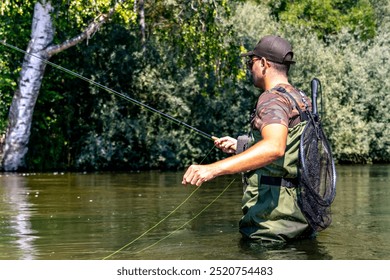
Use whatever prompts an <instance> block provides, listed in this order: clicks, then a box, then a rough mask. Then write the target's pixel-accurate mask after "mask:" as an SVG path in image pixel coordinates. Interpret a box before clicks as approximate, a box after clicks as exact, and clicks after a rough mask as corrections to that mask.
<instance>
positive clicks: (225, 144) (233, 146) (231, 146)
mask: <svg viewBox="0 0 390 280" xmlns="http://www.w3.org/2000/svg"><path fill="white" fill-rule="evenodd" d="M213 139H214V145H215V146H216V147H217V148H219V149H221V150H222V151H223V152H225V153H228V154H234V153H235V152H236V150H237V139H234V138H232V137H229V136H225V137H221V138H217V137H215V136H214V137H213Z"/></svg>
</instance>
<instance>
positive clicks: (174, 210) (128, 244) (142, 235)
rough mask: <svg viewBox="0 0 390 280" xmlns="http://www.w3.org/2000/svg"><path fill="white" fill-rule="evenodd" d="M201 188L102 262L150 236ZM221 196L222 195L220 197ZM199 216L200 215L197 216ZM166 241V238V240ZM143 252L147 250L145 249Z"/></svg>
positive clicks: (196, 189)
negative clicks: (147, 235)
mask: <svg viewBox="0 0 390 280" xmlns="http://www.w3.org/2000/svg"><path fill="white" fill-rule="evenodd" d="M214 147H215V146H213V147H212V148H211V149H210V150H209V152H208V153H207V154H206V156H205V157H204V158H203V159H202V161H201V162H200V164H201V163H202V162H203V161H204V160H205V159H206V158H207V157H208V156H209V154H210V153H211V151H212V150H213V149H214ZM198 189H199V188H195V189H194V190H193V191H192V192H191V194H190V195H189V196H188V197H187V198H186V199H185V200H184V201H183V202H182V203H180V204H179V205H178V206H177V207H176V208H175V209H173V210H172V211H171V212H170V213H169V214H168V215H167V216H165V217H164V218H163V219H162V220H160V221H159V222H158V223H156V224H155V225H154V226H152V227H151V228H149V229H148V230H147V231H145V232H144V233H142V234H141V235H139V236H138V237H137V238H135V239H134V240H132V241H130V242H129V243H127V244H126V245H124V246H122V247H121V248H119V249H118V250H116V251H115V252H113V253H112V254H110V255H108V256H107V257H104V258H103V259H102V260H106V259H108V258H110V257H112V256H114V255H116V254H118V253H119V252H121V251H123V250H124V249H126V248H127V247H129V246H130V245H132V244H133V243H134V242H136V241H137V240H139V239H141V238H142V237H144V236H145V235H146V234H148V233H149V232H151V231H152V230H153V229H155V228H156V227H158V226H159V225H160V224H161V223H162V222H164V221H165V220H167V219H168V218H169V217H170V216H172V215H173V214H174V213H175V212H176V211H177V210H179V208H180V207H182V206H183V205H184V204H185V203H186V202H187V201H188V200H189V199H190V198H191V197H192V196H193V195H194V194H195V193H196V192H197V191H198ZM219 196H220V195H219ZM219 196H218V197H219ZM197 216H199V214H198V215H197ZM164 239H165V238H164ZM143 250H146V248H145V249H143Z"/></svg>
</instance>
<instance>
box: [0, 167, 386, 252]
mask: <svg viewBox="0 0 390 280" xmlns="http://www.w3.org/2000/svg"><path fill="white" fill-rule="evenodd" d="M337 173H338V184H337V195H336V200H335V202H334V205H333V208H332V212H333V224H332V225H331V226H330V227H329V228H328V229H327V230H325V231H323V232H321V233H320V234H319V235H318V237H317V238H316V239H313V240H302V241H297V242H294V243H291V244H284V245H280V244H279V245H272V246H264V245H258V244H253V243H245V242H243V241H242V240H241V237H240V235H239V233H238V228H237V226H238V220H239V219H240V217H241V209H240V206H241V203H240V201H241V191H242V188H241V185H240V179H239V177H237V176H226V177H222V178H217V179H216V180H215V181H213V182H209V183H207V184H205V185H203V186H202V187H201V188H199V189H198V190H197V191H196V192H195V193H194V194H193V195H192V196H191V197H190V198H189V199H188V201H186V202H185V203H183V202H184V201H185V200H186V199H187V198H188V197H189V196H190V195H191V194H192V192H193V190H194V188H193V187H189V186H182V185H181V177H182V173H181V172H178V173H170V172H167V173H159V172H142V173H126V174H125V173H103V174H68V173H66V174H0V198H1V203H0V259H3V260H5V259H103V258H106V257H109V259H145V260H148V259H267V260H283V259H286V260H287V259H296V260H306V259H320V260H321V259H389V257H390V253H389V252H390V215H389V214H390V203H389V201H390V200H389V199H390V189H389V185H388V181H389V179H390V166H389V165H372V166H338V167H337ZM234 178H237V180H236V181H235V182H234V183H233V184H232V185H231V186H230V187H229V188H228V189H227V191H226V192H225V193H223V195H222V196H221V197H220V198H219V199H217V200H216V201H215V202H214V203H213V204H212V205H209V204H210V202H212V201H213V200H214V199H215V198H216V197H217V196H218V195H219V194H220V193H221V191H222V190H223V189H224V188H225V187H226V186H228V185H229V183H231V181H232V179H234ZM181 203H183V204H182V205H181ZM179 205H181V206H180V207H179V208H178V209H177V210H176V211H175V212H172V211H174V209H176V208H177V207H178V206H179ZM204 209H205V211H204V212H202V213H201V214H199V213H200V212H201V211H202V210H204ZM198 214H199V216H198V217H196V219H194V217H195V216H197V215H198ZM168 215H169V216H168ZM167 216H168V218H166V217H167Z"/></svg>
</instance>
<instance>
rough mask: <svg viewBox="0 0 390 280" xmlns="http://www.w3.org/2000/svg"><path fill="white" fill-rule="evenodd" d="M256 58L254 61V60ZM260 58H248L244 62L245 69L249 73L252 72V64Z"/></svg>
mask: <svg viewBox="0 0 390 280" xmlns="http://www.w3.org/2000/svg"><path fill="white" fill-rule="evenodd" d="M255 58H256V59H255ZM260 59H261V57H259V56H255V55H254V56H250V57H249V59H248V60H247V61H246V62H245V64H246V67H247V68H248V70H249V71H251V70H252V67H253V64H255V62H256V61H258V60H260Z"/></svg>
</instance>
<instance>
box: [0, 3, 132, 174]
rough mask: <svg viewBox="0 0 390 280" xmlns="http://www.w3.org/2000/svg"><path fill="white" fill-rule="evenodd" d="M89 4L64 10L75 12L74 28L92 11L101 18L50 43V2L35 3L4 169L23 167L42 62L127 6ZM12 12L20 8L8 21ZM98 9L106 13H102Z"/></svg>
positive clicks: (41, 73)
mask: <svg viewBox="0 0 390 280" xmlns="http://www.w3.org/2000/svg"><path fill="white" fill-rule="evenodd" d="M91 4H93V3H90V6H93V8H90V9H89V8H88V7H89V6H83V4H81V5H77V4H74V2H72V3H71V4H70V6H69V7H68V8H69V9H67V10H70V11H73V10H76V11H77V13H75V14H74V15H73V16H74V18H75V22H76V25H79V24H80V23H81V22H83V21H84V18H83V17H85V16H86V15H90V12H91V11H92V12H93V13H94V14H96V12H98V13H99V14H100V15H99V16H98V17H96V18H95V19H94V20H93V21H92V22H90V23H89V25H88V26H87V27H85V28H84V30H83V31H82V32H81V33H80V34H77V35H75V36H74V37H73V38H70V39H68V40H65V41H63V42H61V43H59V44H53V42H54V37H55V29H54V23H53V19H52V13H53V12H54V7H53V5H52V4H51V1H50V0H49V1H41V2H40V1H38V2H36V3H35V5H34V16H33V22H32V31H31V40H30V42H29V45H28V49H27V52H28V53H31V54H33V55H29V54H26V55H25V58H24V61H23V65H22V69H21V77H20V80H19V83H18V89H17V90H16V91H15V94H14V97H13V101H12V103H11V107H10V114H9V122H8V129H7V134H6V138H5V143H4V150H3V151H2V153H3V155H2V164H3V168H4V169H5V170H7V171H14V170H17V169H19V168H21V167H22V166H23V165H24V162H23V161H24V157H25V155H26V153H27V145H28V142H29V137H30V128H31V122H32V115H33V111H34V107H35V103H36V100H37V98H38V94H39V90H40V87H41V83H42V78H43V75H44V71H45V67H46V64H45V62H44V60H48V59H49V58H50V57H51V56H53V55H54V54H57V53H59V52H61V51H64V50H66V49H68V48H70V47H72V46H74V45H76V44H78V43H80V42H81V41H83V40H85V39H87V38H89V37H90V36H91V35H92V34H94V33H95V32H96V31H97V30H98V29H99V28H100V26H101V25H102V24H104V23H105V22H106V21H107V20H108V19H109V18H110V17H112V15H113V14H114V13H115V12H116V11H117V10H119V11H123V12H122V13H120V14H121V15H122V14H126V13H124V11H125V10H124V8H126V6H127V5H126V2H125V1H118V2H117V1H113V2H112V3H111V1H100V2H99V3H98V5H91ZM121 4H123V5H121ZM21 7H23V5H22V6H21ZM57 8H59V11H60V12H59V13H58V15H61V11H62V10H61V8H63V7H62V6H61V5H58V6H57ZM14 10H16V13H18V11H19V7H18V6H15V5H12V6H10V9H9V13H10V15H11V18H12V14H13V12H14ZM99 10H105V11H104V12H103V13H101V12H99ZM58 22H59V25H58V26H61V21H60V20H59V21H58Z"/></svg>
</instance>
